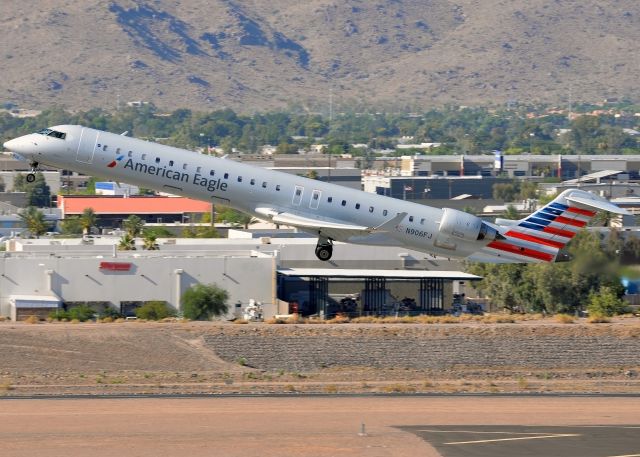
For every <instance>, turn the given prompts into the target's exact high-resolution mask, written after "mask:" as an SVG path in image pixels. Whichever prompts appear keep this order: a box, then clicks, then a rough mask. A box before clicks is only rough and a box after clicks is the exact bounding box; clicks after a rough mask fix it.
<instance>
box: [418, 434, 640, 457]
mask: <svg viewBox="0 0 640 457" xmlns="http://www.w3.org/2000/svg"><path fill="white" fill-rule="evenodd" d="M419 431H420V432H431V433H474V434H501V435H534V436H518V437H514V438H495V439H491V440H473V441H451V442H449V443H442V444H450V445H455V444H481V443H496V442H499V441H519V440H540V439H549V438H570V437H576V436H582V435H580V434H579V433H553V434H548V435H544V434H540V432H538V433H533V432H485V431H472V430H419ZM612 457H640V454H637V455H636V456H612Z"/></svg>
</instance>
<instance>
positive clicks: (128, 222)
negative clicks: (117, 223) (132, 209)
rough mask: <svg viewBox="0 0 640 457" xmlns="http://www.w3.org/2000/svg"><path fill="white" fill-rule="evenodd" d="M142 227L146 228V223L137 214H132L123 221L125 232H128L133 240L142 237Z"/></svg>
mask: <svg viewBox="0 0 640 457" xmlns="http://www.w3.org/2000/svg"><path fill="white" fill-rule="evenodd" d="M142 227H144V221H143V220H142V219H140V218H139V217H138V216H136V215H135V214H132V215H131V216H129V217H128V218H126V219H125V220H124V221H122V228H124V231H125V232H127V235H129V236H130V237H131V238H135V237H137V236H138V235H140V232H141V231H142Z"/></svg>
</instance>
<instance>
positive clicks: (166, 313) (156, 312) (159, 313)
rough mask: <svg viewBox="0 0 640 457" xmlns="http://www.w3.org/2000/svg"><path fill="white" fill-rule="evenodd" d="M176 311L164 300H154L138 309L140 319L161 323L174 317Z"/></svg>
mask: <svg viewBox="0 0 640 457" xmlns="http://www.w3.org/2000/svg"><path fill="white" fill-rule="evenodd" d="M175 315H176V311H175V310H174V309H173V308H172V307H171V306H169V305H168V304H167V302H165V301H163V300H152V301H148V302H146V303H145V304H144V305H142V306H140V307H139V308H137V309H136V317H137V318H138V319H147V320H150V321H159V320H162V319H164V318H167V317H174V316H175Z"/></svg>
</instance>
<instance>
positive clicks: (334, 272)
mask: <svg viewBox="0 0 640 457" xmlns="http://www.w3.org/2000/svg"><path fill="white" fill-rule="evenodd" d="M277 271H278V274H281V275H284V276H298V277H305V278H308V277H312V276H322V277H331V278H389V279H450V280H462V281H479V280H481V279H482V277H481V276H476V275H472V274H469V273H464V272H462V271H432V270H358V269H347V268H280V269H278V270H277Z"/></svg>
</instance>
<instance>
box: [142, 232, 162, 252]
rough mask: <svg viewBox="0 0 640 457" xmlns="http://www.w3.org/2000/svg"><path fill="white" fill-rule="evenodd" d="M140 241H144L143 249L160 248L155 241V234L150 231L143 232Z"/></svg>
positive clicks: (155, 249)
mask: <svg viewBox="0 0 640 457" xmlns="http://www.w3.org/2000/svg"><path fill="white" fill-rule="evenodd" d="M142 241H143V243H144V246H143V249H146V250H147V251H157V250H159V249H160V246H158V243H157V241H156V236H155V235H154V234H153V233H151V232H147V233H145V234H144V238H143V240H142Z"/></svg>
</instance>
